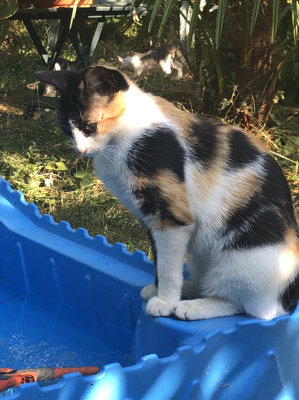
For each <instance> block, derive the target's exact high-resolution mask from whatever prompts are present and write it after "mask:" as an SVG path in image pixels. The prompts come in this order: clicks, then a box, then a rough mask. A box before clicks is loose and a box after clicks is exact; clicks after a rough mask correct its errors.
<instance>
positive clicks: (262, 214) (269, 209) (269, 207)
mask: <svg viewBox="0 0 299 400" xmlns="http://www.w3.org/2000/svg"><path fill="white" fill-rule="evenodd" d="M263 165H264V173H263V175H262V176H261V179H262V182H261V191H260V192H257V193H256V194H254V195H253V197H252V198H251V200H250V201H249V202H248V203H247V204H246V205H245V206H244V207H242V208H240V209H239V210H237V211H236V212H235V214H234V215H232V216H231V218H229V220H228V221H227V223H226V225H225V229H224V232H223V233H224V235H226V234H229V233H230V232H233V231H234V232H238V234H237V235H234V240H233V241H232V242H231V243H229V244H228V245H227V246H226V248H234V249H238V248H252V247H258V246H264V245H271V244H275V243H279V242H281V241H283V240H284V234H285V232H286V230H287V228H288V227H291V226H292V227H296V219H295V215H294V208H293V204H292V198H291V194H290V189H289V187H288V184H287V181H286V178H285V177H284V175H283V172H282V170H281V169H280V167H279V165H278V164H277V163H276V161H275V160H274V158H273V157H271V155H269V154H266V153H265V154H264V155H263Z"/></svg>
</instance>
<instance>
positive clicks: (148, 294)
mask: <svg viewBox="0 0 299 400" xmlns="http://www.w3.org/2000/svg"><path fill="white" fill-rule="evenodd" d="M157 294H158V288H157V286H156V285H155V284H154V283H152V284H151V285H148V286H145V287H144V288H143V289H142V290H141V292H140V296H141V297H142V298H143V299H144V300H146V301H148V300H149V299H151V298H152V297H154V296H157Z"/></svg>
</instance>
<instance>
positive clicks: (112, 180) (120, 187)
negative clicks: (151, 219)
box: [94, 153, 142, 218]
mask: <svg viewBox="0 0 299 400" xmlns="http://www.w3.org/2000/svg"><path fill="white" fill-rule="evenodd" d="M94 167H95V171H96V174H97V176H98V177H99V178H100V180H101V181H102V182H103V183H104V185H105V187H106V188H107V189H108V190H109V191H110V192H111V193H112V194H113V195H114V196H115V197H117V198H118V200H119V201H120V202H121V203H122V204H123V205H124V206H126V207H127V208H128V209H129V210H130V211H131V212H132V213H133V214H135V215H136V216H137V217H138V218H142V213H141V212H140V208H139V206H138V204H137V202H136V199H135V197H134V196H133V195H132V185H131V182H132V178H131V176H130V172H129V170H128V168H127V167H126V165H125V164H124V162H123V160H122V159H119V158H118V157H116V158H115V159H113V160H108V159H107V158H106V157H105V156H104V155H102V154H101V153H99V154H97V155H96V156H95V158H94Z"/></svg>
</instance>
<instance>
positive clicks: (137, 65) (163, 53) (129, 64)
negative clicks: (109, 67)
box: [117, 45, 188, 79]
mask: <svg viewBox="0 0 299 400" xmlns="http://www.w3.org/2000/svg"><path fill="white" fill-rule="evenodd" d="M117 59H118V61H119V62H120V63H121V67H122V68H124V69H128V70H132V71H133V72H134V77H137V76H140V75H141V74H142V73H143V72H148V71H149V70H153V69H156V70H157V69H160V70H162V71H163V72H164V73H165V74H167V75H170V74H171V73H172V72H173V71H176V74H177V75H176V77H177V78H178V79H181V78H182V77H183V72H184V70H185V71H186V70H188V64H187V62H186V59H185V57H184V55H183V53H182V52H181V50H180V49H179V48H178V47H176V46H172V45H165V46H161V47H157V48H154V49H152V50H149V51H148V52H147V53H134V54H132V55H130V56H127V57H125V58H123V57H121V56H118V57H117Z"/></svg>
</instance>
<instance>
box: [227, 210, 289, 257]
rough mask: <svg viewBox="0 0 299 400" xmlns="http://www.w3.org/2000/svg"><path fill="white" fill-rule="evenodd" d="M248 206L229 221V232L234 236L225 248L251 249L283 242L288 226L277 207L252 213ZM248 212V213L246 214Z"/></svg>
mask: <svg viewBox="0 0 299 400" xmlns="http://www.w3.org/2000/svg"><path fill="white" fill-rule="evenodd" d="M250 208H252V204H249V205H248V207H246V208H244V209H242V210H240V211H239V212H237V213H236V214H235V215H234V216H233V217H232V218H231V219H230V220H229V221H228V223H227V225H226V229H227V231H226V232H227V233H228V232H230V231H234V232H235V234H234V238H233V239H232V240H231V242H230V243H229V244H228V245H226V246H225V249H250V248H254V247H263V246H267V245H272V244H277V243H281V242H282V241H283V240H284V234H285V232H286V230H287V227H286V225H285V223H284V221H283V219H282V218H281V217H280V216H279V215H278V214H277V211H276V210H275V209H264V210H260V211H258V212H255V213H253V214H250ZM246 214H247V215H246Z"/></svg>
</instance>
